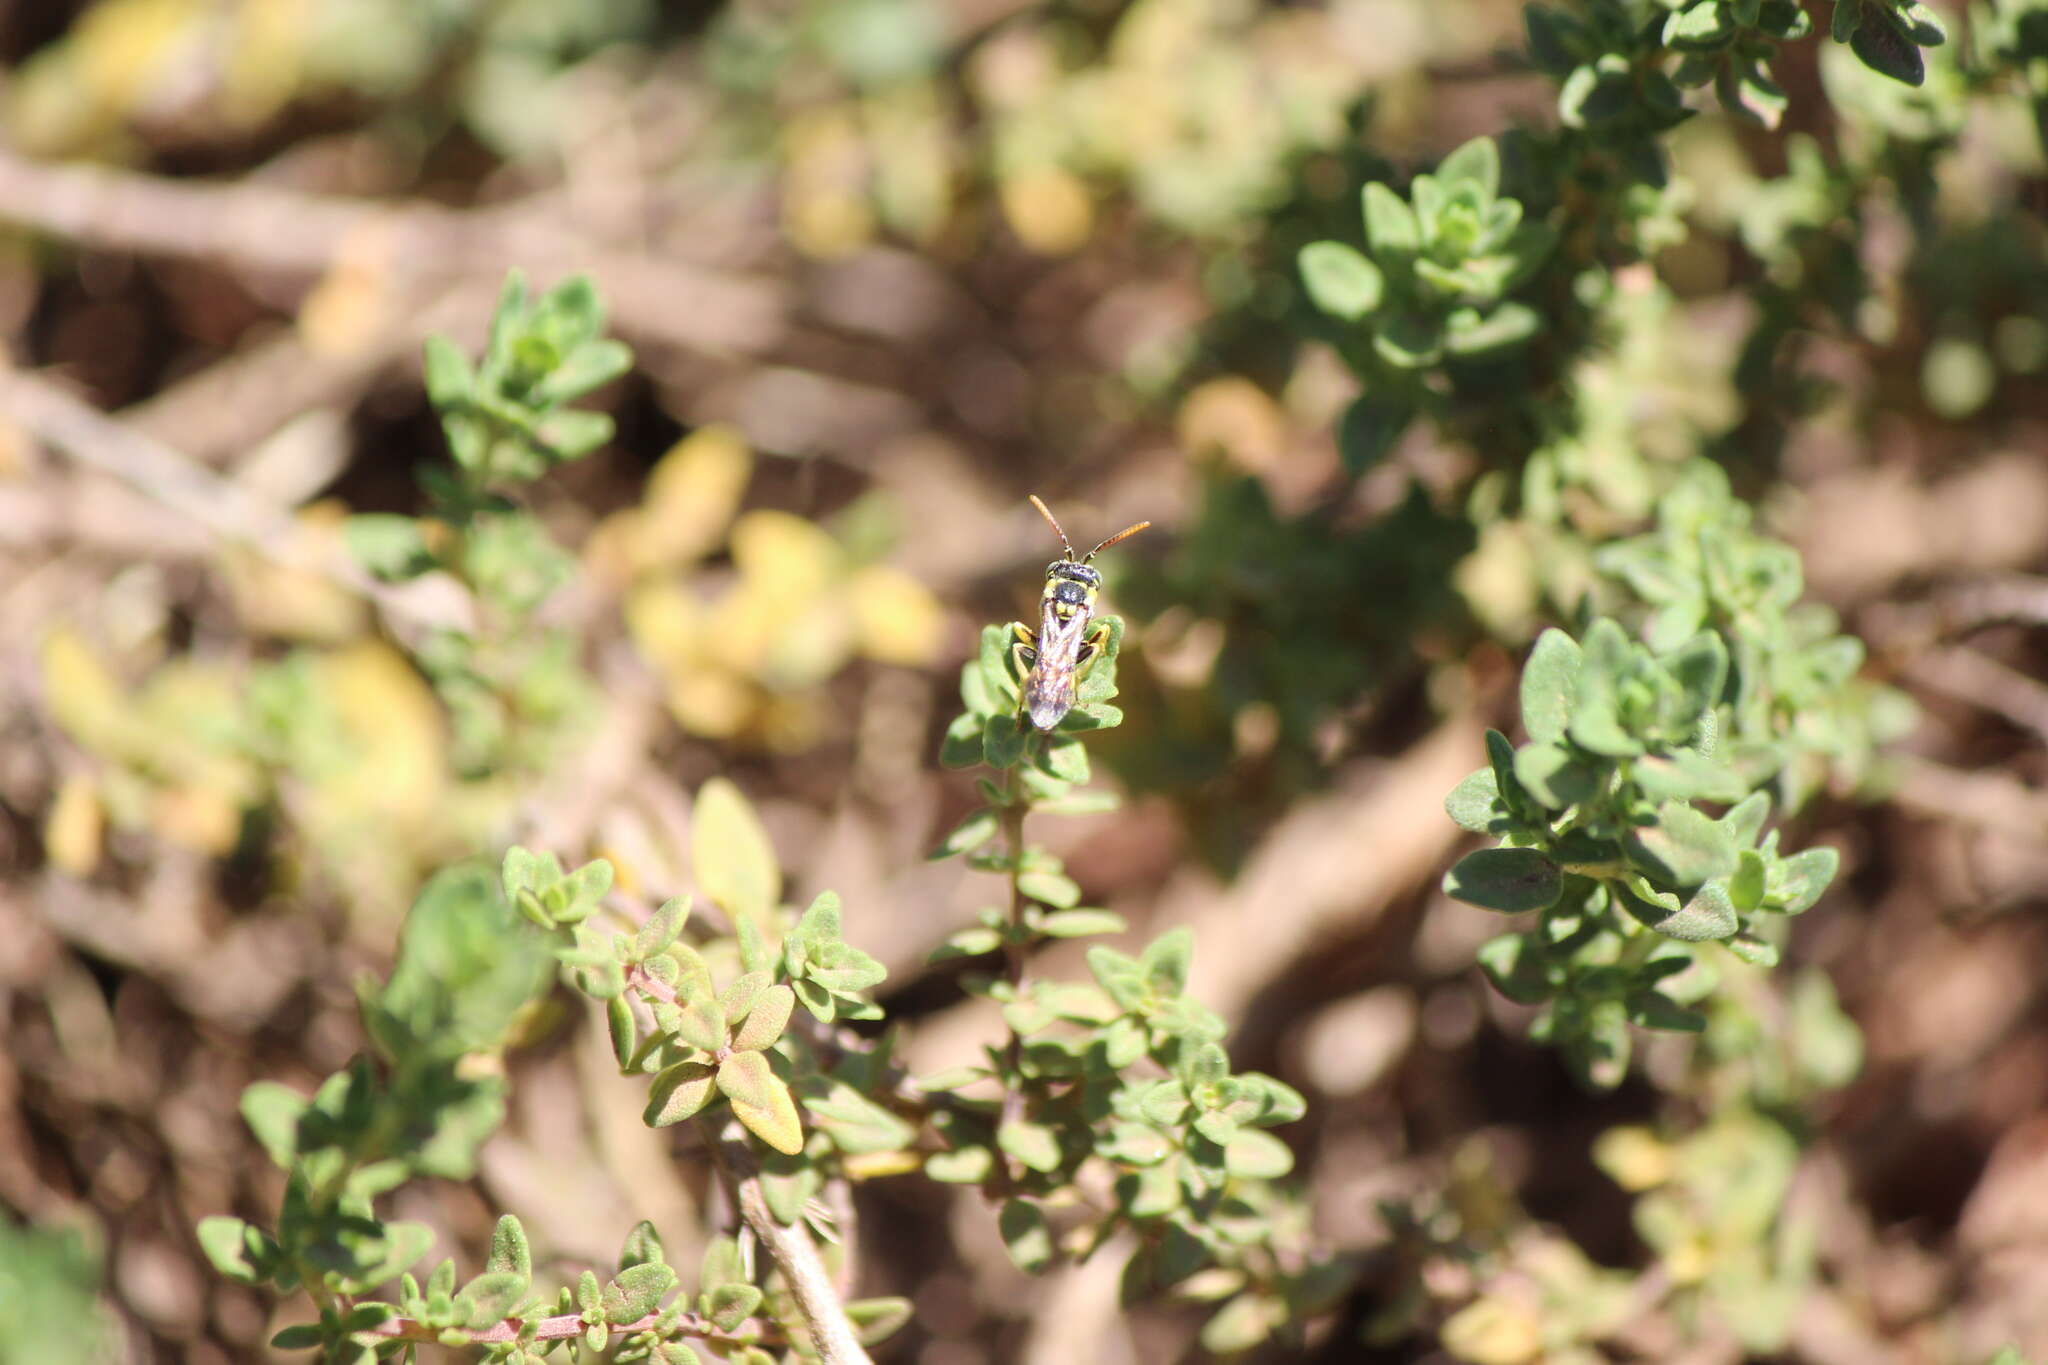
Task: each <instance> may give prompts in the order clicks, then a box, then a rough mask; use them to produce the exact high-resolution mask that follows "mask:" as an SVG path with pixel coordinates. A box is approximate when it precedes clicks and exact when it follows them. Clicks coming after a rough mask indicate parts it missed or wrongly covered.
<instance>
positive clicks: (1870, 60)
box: [1838, 0, 1931, 86]
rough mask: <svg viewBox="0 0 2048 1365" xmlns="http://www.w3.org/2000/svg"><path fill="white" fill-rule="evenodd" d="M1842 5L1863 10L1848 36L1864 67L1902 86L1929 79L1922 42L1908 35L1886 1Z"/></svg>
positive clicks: (1853, 1) (1854, 0)
mask: <svg viewBox="0 0 2048 1365" xmlns="http://www.w3.org/2000/svg"><path fill="white" fill-rule="evenodd" d="M1842 4H1843V5H1851V4H1853V5H1855V6H1856V8H1857V9H1859V10H1861V11H1862V21H1861V22H1860V23H1858V24H1857V26H1856V31H1855V33H1854V35H1853V36H1852V37H1851V38H1850V39H1849V50H1850V51H1851V52H1854V53H1855V54H1856V56H1857V58H1858V59H1859V60H1860V61H1861V62H1862V63H1863V64H1864V65H1865V66H1867V67H1869V68H1870V69H1871V70H1872V71H1875V72H1877V73H1878V74H1879V75H1881V76H1890V77H1891V78H1892V79H1893V80H1895V81H1898V82H1900V83H1901V84H1903V85H1916V86H1917V85H1920V84H1923V83H1924V82H1925V81H1926V79H1927V59H1926V58H1925V57H1924V56H1922V55H1921V52H1920V45H1919V44H1917V43H1915V42H1914V41H1913V40H1912V39H1911V38H1909V37H1908V36H1907V35H1906V31H1905V26H1904V24H1903V23H1901V22H1900V20H1899V19H1898V18H1897V17H1896V15H1894V13H1893V11H1892V8H1891V6H1890V4H1888V3H1886V0H1873V2H1870V3H1857V0H1842ZM1838 8H1839V6H1838ZM1930 46H1931V44H1930Z"/></svg>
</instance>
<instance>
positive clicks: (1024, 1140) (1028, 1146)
mask: <svg viewBox="0 0 2048 1365" xmlns="http://www.w3.org/2000/svg"><path fill="white" fill-rule="evenodd" d="M996 1146H998V1147H1000V1148H1002V1149H1003V1150H1004V1151H1005V1152H1007V1153H1009V1154H1010V1155H1011V1156H1013V1157H1015V1158H1017V1160H1018V1161H1020V1162H1022V1163H1023V1164H1024V1165H1026V1166H1028V1167H1030V1168H1031V1169H1032V1170H1034V1171H1040V1172H1045V1173H1048V1174H1050V1173H1051V1172H1053V1171H1057V1170H1058V1169H1059V1168H1060V1142H1059V1137H1058V1135H1057V1134H1055V1133H1054V1132H1053V1130H1052V1129H1050V1128H1048V1127H1046V1126H1045V1125H1044V1124H1042V1123H1033V1122H1031V1121H1030V1120H1028V1119H1012V1120H1010V1121H1009V1122H1008V1123H1005V1124H1003V1125H1002V1126H1001V1127H1000V1128H998V1129H997V1130H996Z"/></svg>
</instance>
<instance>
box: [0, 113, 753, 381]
mask: <svg viewBox="0 0 2048 1365" xmlns="http://www.w3.org/2000/svg"><path fill="white" fill-rule="evenodd" d="M0 220H4V221H8V222H14V223H20V224H23V225H24V226H28V227H32V228H36V229H39V230H41V231H44V232H49V233H53V234H55V235H58V236H62V237H67V238H71V239H73V240H77V241H82V242H88V243H91V244H93V245H95V246H102V247H110V248H114V249H116V250H123V251H133V252H137V253H139V254H142V255H150V256H180V257H195V258H205V259H213V260H221V261H226V262H229V263H231V264H232V265H234V266H235V267H237V268H239V269H251V270H259V271H266V270H267V271H277V272H282V273H286V274H310V275H318V274H322V273H325V272H326V271H327V270H328V269H330V268H331V267H332V266H334V265H335V263H336V262H338V261H341V260H343V259H345V258H347V257H348V256H350V255H351V254H354V253H359V252H360V251H361V250H362V249H363V248H364V247H365V246H366V245H367V244H374V245H375V247H376V248H377V250H378V251H379V252H380V253H382V254H384V256H385V259H388V260H390V261H391V262H393V263H394V268H396V269H398V270H400V271H403V272H404V273H406V274H408V275H411V276H414V277H433V276H475V275H478V274H486V275H496V274H501V273H502V272H503V271H504V269H505V268H506V267H508V266H511V265H518V264H534V265H545V266H546V267H547V268H548V269H549V270H550V271H551V272H552V271H556V270H573V269H584V270H588V271H590V272H591V273H592V274H593V275H595V276H597V277H598V279H599V281H600V282H601V283H602V284H603V286H604V289H605V292H606V294H607V295H608V296H609V297H611V298H612V299H613V300H615V305H614V311H615V315H616V317H617V319H618V323H619V326H620V328H621V329H622V330H624V331H627V332H630V333H637V334H639V335H641V336H644V337H646V338H648V339H649V340H653V341H659V342H667V343H670V344H674V345H678V346H682V347H686V348H689V349H697V350H709V351H715V352H738V353H744V354H753V353H758V352H760V351H762V350H765V349H767V348H768V347H770V346H771V345H773V344H774V342H775V341H776V340H777V339H778V338H779V337H780V335H781V332H782V326H783V314H784V310H785V301H784V297H783V290H782V288H781V286H780V285H778V284H776V283H775V282H773V281H771V280H768V279H765V278H762V277H759V276H744V275H737V274H732V273H728V272H724V271H720V270H716V269H712V268H710V267H707V266H703V265H699V264H696V263H693V262H690V261H685V260H679V259H675V258H673V257H662V256H654V255H650V254H647V253H645V252H639V251H630V250H620V249H617V248H613V247H609V246H606V245H602V244H597V243H593V242H592V241H590V240H589V239H588V237H587V236H586V235H585V234H583V233H580V232H578V231H576V230H575V229H574V228H573V227H572V226H570V225H569V224H567V223H566V222H564V221H563V218H562V215H561V212H560V206H559V204H557V203H556V202H555V201H554V200H552V199H551V198H543V199H536V200H534V201H522V202H520V203H517V204H513V205H510V206H507V207H502V208H489V209H468V210H464V209H450V208H445V207H442V206H440V205H436V204H427V203H422V202H418V201H412V202H400V203H380V202H374V201H368V200H359V199H347V198H342V197H339V196H332V195H317V194H305V193H301V192H299V191H296V190H283V189H278V188H276V187H274V186H269V185H263V184H255V183H248V182H238V183H234V184H215V183H202V182H184V181H175V180H166V179H162V178H160V177H156V176H149V175H139V174H136V173H134V172H132V171H118V170H109V169H106V168H103V167H96V166H54V165H49V164H46V163H43V162H39V161H33V160H30V159H28V158H26V157H22V156H18V155H16V154H14V153H12V152H8V151H6V150H5V149H0Z"/></svg>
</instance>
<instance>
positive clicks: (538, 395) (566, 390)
mask: <svg viewBox="0 0 2048 1365" xmlns="http://www.w3.org/2000/svg"><path fill="white" fill-rule="evenodd" d="M632 368H633V351H632V348H631V347H629V346H627V345H626V343H624V342H623V341H614V340H612V339H611V338H610V337H602V338H599V339H597V340H595V341H588V342H585V343H584V344H583V345H581V346H578V347H577V348H576V349H575V350H573V351H571V352H570V353H569V354H568V355H567V356H565V357H563V359H562V363H561V364H559V365H557V366H556V367H555V368H554V369H553V370H552V371H551V372H550V373H549V374H548V376H547V378H545V379H543V380H542V381H541V382H540V383H539V384H538V385H536V386H535V388H534V391H533V395H532V396H533V400H534V402H535V403H537V404H550V405H551V404H555V403H567V402H570V401H572V400H574V399H577V398H581V397H582V396H583V395H584V394H586V393H589V392H590V391H591V390H592V389H595V388H598V387H600V386H601V385H604V384H609V383H611V382H612V380H614V379H617V378H618V377H619V376H620V375H622V374H624V373H625V372H626V371H627V370H630V369H632Z"/></svg>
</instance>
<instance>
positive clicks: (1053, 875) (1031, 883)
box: [1017, 872, 1081, 910]
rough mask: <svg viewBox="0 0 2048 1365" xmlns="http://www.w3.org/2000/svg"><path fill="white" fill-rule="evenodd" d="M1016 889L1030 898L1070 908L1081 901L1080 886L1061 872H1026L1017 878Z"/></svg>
mask: <svg viewBox="0 0 2048 1365" xmlns="http://www.w3.org/2000/svg"><path fill="white" fill-rule="evenodd" d="M1017 889H1018V890H1019V891H1022V892H1023V893H1024V894H1025V895H1026V896H1028V897H1030V898H1031V899H1032V900H1035V901H1039V902H1042V903H1043V904H1046V905H1050V906H1054V907H1057V908H1058V909H1061V910H1067V909H1071V908H1073V907H1074V906H1076V905H1079V904H1080V903H1081V887H1080V885H1079V883H1077V882H1075V880H1074V879H1073V878H1072V877H1069V876H1067V875H1066V874H1065V873H1062V872H1026V873H1023V874H1022V875H1020V876H1019V877H1018V878H1017Z"/></svg>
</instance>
